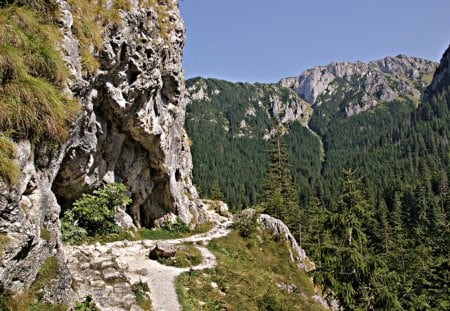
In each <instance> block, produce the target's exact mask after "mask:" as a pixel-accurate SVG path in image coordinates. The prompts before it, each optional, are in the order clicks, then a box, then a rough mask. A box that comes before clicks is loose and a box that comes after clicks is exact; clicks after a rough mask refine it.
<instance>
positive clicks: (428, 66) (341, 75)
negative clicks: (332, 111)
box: [280, 55, 436, 116]
mask: <svg viewBox="0 0 450 311" xmlns="http://www.w3.org/2000/svg"><path fill="white" fill-rule="evenodd" d="M435 69H436V63H434V62H432V61H428V60H425V59H421V58H416V57H409V56H405V55H398V56H396V57H386V58H383V59H381V60H377V61H372V62H369V63H367V64H366V63H362V62H356V63H345V62H343V63H336V62H334V63H331V64H329V65H327V66H318V67H314V68H312V69H308V70H305V71H304V72H302V73H301V74H300V75H299V76H298V77H291V78H285V79H282V80H281V81H280V84H281V85H282V86H285V87H289V88H291V89H292V90H294V91H295V92H296V93H297V94H298V95H299V96H300V97H301V98H303V99H304V100H306V101H307V102H308V103H310V104H311V105H313V107H318V106H320V105H322V104H324V103H326V102H327V99H329V98H332V97H333V96H337V95H340V96H341V97H342V96H347V98H348V100H347V103H346V107H345V112H346V115H348V116H350V115H353V114H356V113H360V112H363V111H366V110H368V109H370V108H371V107H375V106H377V105H378V104H380V103H382V102H390V101H393V100H395V99H400V98H409V99H412V100H413V101H415V102H418V101H419V100H420V98H421V94H422V91H423V90H424V88H425V87H426V86H427V84H428V83H429V82H430V79H431V75H432V74H433V72H434V70H435Z"/></svg>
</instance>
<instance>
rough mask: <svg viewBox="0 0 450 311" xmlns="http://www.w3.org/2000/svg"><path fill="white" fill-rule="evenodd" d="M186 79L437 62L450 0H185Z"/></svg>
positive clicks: (448, 24) (449, 29)
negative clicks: (401, 58) (412, 59)
mask: <svg viewBox="0 0 450 311" xmlns="http://www.w3.org/2000/svg"><path fill="white" fill-rule="evenodd" d="M180 8H181V14H182V16H183V18H184V21H185V25H186V29H187V33H186V39H187V41H186V46H185V49H184V60H183V63H184V68H185V73H186V78H191V77H196V76H203V77H213V78H220V79H225V80H230V81H248V82H276V81H278V80H279V79H281V78H283V77H287V76H293V75H297V74H299V73H300V72H301V71H303V70H305V69H308V68H311V67H313V66H316V65H324V64H328V63H329V62H331V61H356V60H361V61H370V60H374V59H379V58H383V57H385V56H388V55H391V56H392V55H397V54H407V55H411V56H418V57H423V58H428V59H431V60H436V61H438V60H439V59H440V57H441V55H442V54H443V52H444V50H445V49H446V48H447V46H448V45H449V44H450V0H183V1H181V2H180Z"/></svg>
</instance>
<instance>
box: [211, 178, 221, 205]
mask: <svg viewBox="0 0 450 311" xmlns="http://www.w3.org/2000/svg"><path fill="white" fill-rule="evenodd" d="M209 198H210V199H211V200H214V201H223V200H224V196H223V193H222V189H221V188H220V185H219V183H218V182H217V181H215V182H214V183H213V184H212V186H211V195H210V196H209Z"/></svg>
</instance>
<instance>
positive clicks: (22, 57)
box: [0, 2, 78, 185]
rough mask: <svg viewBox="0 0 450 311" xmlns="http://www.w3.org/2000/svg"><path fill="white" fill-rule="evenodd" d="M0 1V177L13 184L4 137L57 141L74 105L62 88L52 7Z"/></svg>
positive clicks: (8, 147)
mask: <svg viewBox="0 0 450 311" xmlns="http://www.w3.org/2000/svg"><path fill="white" fill-rule="evenodd" d="M39 4H41V3H40V2H39V3H36V8H37V10H36V9H34V10H33V9H32V8H30V7H28V6H17V5H15V4H12V2H11V3H10V2H5V3H3V4H2V5H1V6H0V177H1V178H2V180H4V181H6V182H7V183H8V184H10V185H12V184H14V183H15V181H16V180H17V178H18V169H17V167H16V164H14V162H13V161H12V160H13V159H14V158H15V151H14V147H13V145H12V143H11V142H9V141H8V139H9V138H12V139H22V138H26V139H29V140H30V141H31V142H32V143H37V142H40V143H62V142H63V141H64V140H65V139H66V138H67V134H68V126H69V124H70V121H71V120H72V119H73V117H74V115H75V113H76V111H77V110H78V105H77V104H76V103H75V102H74V101H72V100H69V99H68V98H67V97H66V96H65V95H63V93H62V89H63V87H64V81H65V80H66V79H67V77H68V70H67V68H66V66H65V64H64V62H63V60H62V58H61V55H60V53H59V51H58V50H57V48H56V43H57V42H60V33H59V32H58V28H57V27H56V26H55V25H54V24H53V23H54V19H53V15H54V14H55V12H56V11H57V7H56V6H55V5H52V4H51V3H47V2H45V3H42V5H39Z"/></svg>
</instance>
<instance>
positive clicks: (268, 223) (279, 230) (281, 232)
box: [257, 214, 314, 271]
mask: <svg viewBox="0 0 450 311" xmlns="http://www.w3.org/2000/svg"><path fill="white" fill-rule="evenodd" d="M257 222H258V224H259V226H260V227H261V228H263V229H266V230H267V231H269V232H270V233H271V234H272V235H274V236H277V237H279V238H281V239H284V240H286V241H287V242H288V244H289V246H290V248H291V260H292V261H295V262H297V264H298V266H299V268H300V269H303V270H306V271H310V270H312V269H314V263H313V262H312V261H310V260H309V258H308V257H307V256H306V254H305V251H304V250H303V249H302V248H300V246H298V244H297V241H296V240H295V238H294V236H293V235H292V233H291V231H290V230H289V228H288V227H287V226H286V224H285V223H284V222H282V221H281V220H279V219H277V218H274V217H272V216H270V215H267V214H261V215H260V216H259V217H258V219H257Z"/></svg>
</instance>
